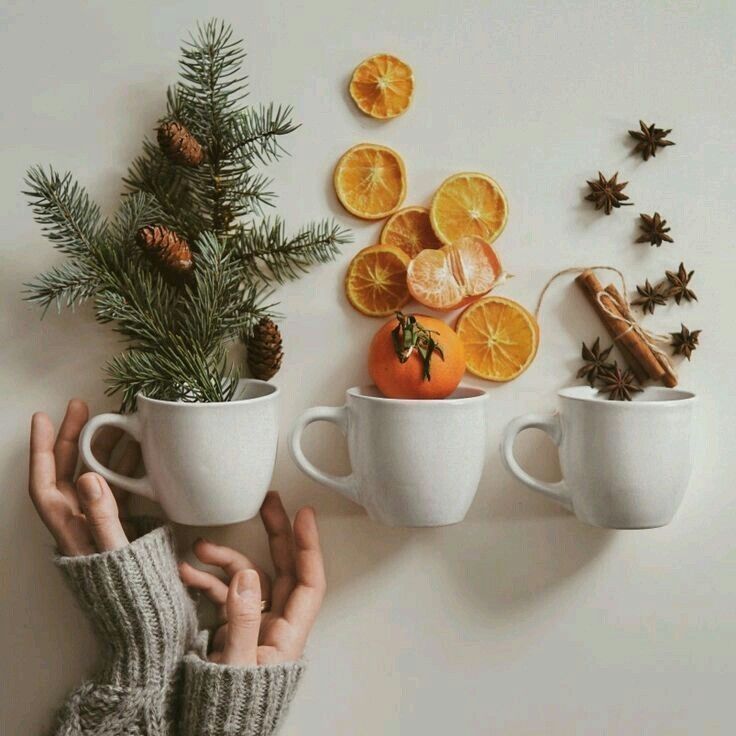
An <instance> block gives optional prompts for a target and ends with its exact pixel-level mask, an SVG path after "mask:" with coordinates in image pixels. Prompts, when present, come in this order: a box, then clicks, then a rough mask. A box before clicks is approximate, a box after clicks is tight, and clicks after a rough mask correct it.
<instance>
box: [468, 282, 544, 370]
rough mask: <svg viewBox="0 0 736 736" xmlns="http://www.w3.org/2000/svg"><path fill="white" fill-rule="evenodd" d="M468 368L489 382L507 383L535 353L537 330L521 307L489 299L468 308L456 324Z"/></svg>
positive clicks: (510, 301)
mask: <svg viewBox="0 0 736 736" xmlns="http://www.w3.org/2000/svg"><path fill="white" fill-rule="evenodd" d="M456 329H457V334H458V336H459V337H460V340H461V341H462V343H463V346H464V347H465V361H466V367H467V369H468V370H469V371H470V372H471V373H473V374H474V375H476V376H479V377H480V378H485V379H487V380H489V381H510V380H512V379H513V378H516V377H517V376H518V375H520V374H521V373H523V372H524V371H525V370H526V369H527V368H528V367H529V366H530V365H531V362H532V360H534V356H535V355H536V353H537V347H538V345H539V328H538V327H537V324H536V320H535V319H534V317H532V315H531V314H530V313H529V312H528V311H527V310H526V309H525V308H524V307H522V306H521V305H520V304H517V303H516V302H514V301H512V300H511V299H504V298H502V297H493V296H492V297H488V298H486V299H481V300H480V301H478V302H475V303H474V304H472V305H471V306H469V307H468V308H467V309H466V310H465V311H464V312H463V313H462V314H461V315H460V318H459V319H458V321H457V327H456Z"/></svg>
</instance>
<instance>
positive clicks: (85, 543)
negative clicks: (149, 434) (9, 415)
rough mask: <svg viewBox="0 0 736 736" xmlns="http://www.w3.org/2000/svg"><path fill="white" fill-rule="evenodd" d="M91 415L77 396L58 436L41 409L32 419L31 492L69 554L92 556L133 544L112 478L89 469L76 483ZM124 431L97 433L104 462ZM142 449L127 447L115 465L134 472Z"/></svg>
mask: <svg viewBox="0 0 736 736" xmlns="http://www.w3.org/2000/svg"><path fill="white" fill-rule="evenodd" d="M88 417H89V410H88V408H87V405H86V404H85V403H84V401H81V400H79V399H72V400H71V401H70V402H69V405H68V406H67V409H66V414H65V415H64V419H63V421H62V423H61V428H60V429H59V434H58V435H57V436H56V438H55V439H54V425H53V423H52V422H51V419H49V417H48V415H46V414H44V413H42V412H37V413H36V414H34V415H33V419H32V420H31V452H30V473H29V483H28V490H29V493H30V496H31V500H32V501H33V504H34V506H35V507H36V511H37V512H38V515H39V516H40V517H41V520H42V521H43V523H44V524H45V525H46V527H47V528H48V530H49V531H50V532H51V534H52V535H53V537H54V539H55V540H56V544H57V546H58V547H59V552H60V553H61V554H62V555H65V556H78V555H89V554H93V553H95V552H104V551H107V550H114V549H120V548H121V547H124V546H125V545H126V544H128V536H127V534H126V529H125V528H124V524H125V521H124V517H125V498H124V495H123V494H122V493H121V492H117V491H116V492H115V493H117V497H116V495H114V492H113V491H112V490H111V489H110V487H109V486H108V484H107V481H105V479H104V478H102V477H100V476H99V475H97V474H96V473H84V474H83V475H81V476H80V477H79V479H78V480H77V482H76V486H75V483H74V475H75V472H76V468H77V457H78V450H77V447H78V443H79V434H80V432H81V431H82V428H83V427H84V425H85V424H86V423H87V419H88ZM121 434H122V433H121V432H120V430H116V429H112V428H105V429H103V430H102V431H101V432H99V433H98V435H97V437H95V442H94V444H93V453H94V455H95V457H96V458H98V459H99V460H100V462H102V463H103V464H104V465H107V463H108V462H109V460H110V455H111V454H112V451H113V450H114V449H115V446H116V445H117V443H118V440H119V439H120V437H121ZM139 452H140V451H139V448H138V445H137V444H136V443H131V444H130V445H128V447H127V448H126V450H125V452H124V453H123V455H122V457H121V458H120V459H119V461H118V463H117V468H116V469H117V470H118V471H119V472H121V473H124V474H130V473H132V472H133V471H134V470H135V468H136V466H137V464H138V460H139ZM118 502H120V509H119V507H118ZM121 517H122V518H121ZM130 531H131V530H130V528H128V532H130Z"/></svg>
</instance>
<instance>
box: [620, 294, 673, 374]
mask: <svg viewBox="0 0 736 736" xmlns="http://www.w3.org/2000/svg"><path fill="white" fill-rule="evenodd" d="M606 292H607V293H608V294H610V295H611V298H612V299H614V300H615V302H616V306H617V307H618V309H619V311H620V312H621V314H622V315H623V316H624V317H626V319H628V320H629V321H633V320H634V319H635V317H634V315H633V314H632V313H631V309H630V308H629V305H628V303H627V302H626V299H624V298H623V296H621V293H620V292H619V290H618V289H617V288H616V287H615V286H614V285H613V284H609V285H608V286H606ZM620 347H621V345H620V344H619V348H620ZM652 352H653V353H654V357H655V358H656V359H657V362H658V363H659V364H660V365H661V366H662V368H664V375H663V376H662V383H663V384H664V385H665V386H667V388H674V387H675V386H677V376H676V375H675V372H674V371H673V370H672V366H671V365H670V364H669V361H668V360H667V359H666V358H665V357H664V356H663V355H660V354H659V353H655V352H654V351H652ZM632 370H633V369H632ZM635 373H636V371H635ZM637 378H639V376H638V375H637ZM639 382H641V379H639Z"/></svg>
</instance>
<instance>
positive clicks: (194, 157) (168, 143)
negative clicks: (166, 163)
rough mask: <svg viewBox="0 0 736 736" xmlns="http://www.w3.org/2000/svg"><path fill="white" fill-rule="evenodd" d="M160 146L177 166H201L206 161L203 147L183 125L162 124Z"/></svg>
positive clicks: (159, 135)
mask: <svg viewBox="0 0 736 736" xmlns="http://www.w3.org/2000/svg"><path fill="white" fill-rule="evenodd" d="M158 145H159V146H160V147H161V150H162V151H163V152H164V153H165V154H166V156H167V157H168V158H169V159H170V160H171V161H173V162H174V163H175V164H181V165H182V166H199V165H200V164H201V163H202V161H204V151H203V150H202V146H200V145H199V142H198V141H197V139H196V138H195V137H194V136H193V135H192V134H191V133H190V132H189V131H188V130H187V129H186V128H185V127H184V126H183V125H182V124H181V123H176V122H170V123H162V125H161V126H160V127H159V129H158Z"/></svg>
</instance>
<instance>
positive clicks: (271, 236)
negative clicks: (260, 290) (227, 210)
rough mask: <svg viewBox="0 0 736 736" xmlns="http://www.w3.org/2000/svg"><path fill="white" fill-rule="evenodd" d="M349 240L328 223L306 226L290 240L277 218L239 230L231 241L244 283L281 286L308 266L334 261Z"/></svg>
mask: <svg viewBox="0 0 736 736" xmlns="http://www.w3.org/2000/svg"><path fill="white" fill-rule="evenodd" d="M351 240H352V237H351V235H350V233H349V231H347V230H345V229H344V228H341V227H340V226H338V225H337V224H335V223H334V222H331V221H329V220H323V221H322V222H319V223H313V224H310V225H307V226H306V227H304V228H302V229H301V230H299V231H298V232H297V233H296V235H293V236H291V237H289V236H287V235H286V232H285V228H284V223H283V221H282V220H281V218H279V217H276V218H273V219H272V220H269V219H264V220H262V221H261V222H260V223H258V224H257V225H256V226H255V227H253V228H251V229H245V228H241V229H240V230H239V231H238V232H237V233H236V235H235V236H234V238H233V250H234V252H235V258H236V260H237V261H238V263H239V265H240V267H241V269H242V274H243V278H244V279H245V280H253V279H260V280H261V281H263V282H264V283H266V284H269V283H272V282H273V281H276V282H277V283H283V282H285V281H288V280H291V279H297V278H299V277H300V276H302V275H303V274H304V273H306V272H307V271H308V270H309V267H310V266H313V265H315V264H318V263H327V262H329V261H332V260H334V259H335V256H336V255H337V254H338V253H339V249H340V246H341V245H344V244H346V243H349V242H351Z"/></svg>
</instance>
